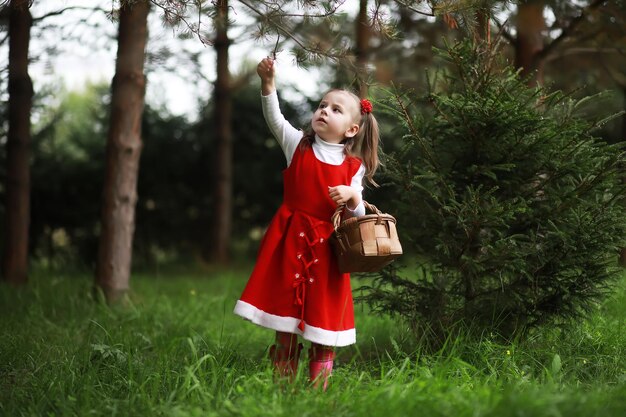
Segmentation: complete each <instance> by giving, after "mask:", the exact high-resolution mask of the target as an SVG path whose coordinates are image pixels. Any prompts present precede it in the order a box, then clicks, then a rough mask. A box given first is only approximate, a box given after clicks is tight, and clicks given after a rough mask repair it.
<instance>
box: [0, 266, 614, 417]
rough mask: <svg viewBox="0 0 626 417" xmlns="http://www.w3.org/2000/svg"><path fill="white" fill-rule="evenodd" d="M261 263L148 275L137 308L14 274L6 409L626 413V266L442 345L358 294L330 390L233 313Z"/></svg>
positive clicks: (137, 280)
mask: <svg viewBox="0 0 626 417" xmlns="http://www.w3.org/2000/svg"><path fill="white" fill-rule="evenodd" d="M247 273H248V271H247V270H245V269H243V270H240V271H229V272H220V271H213V272H210V273H203V274H202V273H187V274H180V275H177V274H174V273H168V274H167V275H166V276H163V275H158V276H154V275H152V276H151V275H148V274H144V275H135V276H133V278H132V286H133V294H132V297H131V299H132V305H131V306H129V307H127V308H109V307H107V306H105V305H101V304H98V303H95V302H93V301H92V300H91V298H90V293H91V277H89V276H87V275H73V276H71V275H63V274H50V273H34V276H32V277H31V282H30V284H29V286H28V287H27V288H23V289H18V290H16V289H12V288H8V287H7V286H5V285H2V286H0V335H1V337H0V415H3V416H148V415H157V416H161V415H162V416H173V417H177V416H181V417H182V416H213V415H216V416H231V415H234V416H301V415H307V416H361V415H367V416H378V415H385V416H396V415H419V416H468V417H469V416H472V417H475V416H499V417H500V416H532V417H538V416H566V417H570V416H585V417H589V416H602V417H606V416H623V415H626V368H625V366H624V361H625V359H626V332H625V330H626V327H625V324H626V323H625V322H626V279H624V280H623V281H622V283H621V284H620V285H619V287H618V289H617V291H616V292H615V295H614V296H613V297H612V298H611V299H609V300H607V301H606V302H605V303H603V304H602V305H601V306H599V307H598V309H597V311H596V312H595V313H594V315H593V316H592V317H590V318H589V319H588V320H586V321H583V322H580V323H576V324H574V325H572V326H571V327H569V328H567V329H563V330H559V329H554V328H552V329H544V330H543V331H541V332H539V333H536V334H533V335H532V337H531V338H529V339H528V340H525V341H522V342H516V343H511V344H502V343H500V342H498V341H497V340H495V339H493V338H491V337H489V336H486V337H485V338H483V339H482V340H480V341H473V342H470V341H466V340H464V339H463V337H459V338H457V339H455V340H450V341H449V342H448V344H447V345H446V346H445V347H444V348H443V349H441V351H439V352H437V353H426V350H425V349H423V348H422V346H420V344H419V343H418V342H415V341H414V340H413V339H412V338H411V337H410V335H409V333H408V332H407V330H406V328H405V327H404V326H403V325H402V324H401V323H399V322H397V321H393V320H391V319H390V318H386V317H378V316H372V315H369V314H368V311H367V308H365V307H363V306H360V305H357V306H356V312H357V341H358V343H357V345H355V346H352V347H348V348H343V349H340V350H339V354H338V359H337V362H336V368H335V372H334V375H333V378H332V385H331V387H330V389H329V391H328V392H326V393H322V392H318V391H315V390H312V389H310V388H309V387H308V385H307V382H306V375H305V374H304V372H302V373H301V374H299V375H298V380H297V381H296V383H295V384H294V385H293V386H290V387H287V388H285V387H280V386H277V385H276V384H274V382H273V381H272V372H271V369H270V367H269V361H268V360H267V359H266V354H267V349H268V347H269V345H270V344H271V343H272V339H273V334H272V332H271V331H268V330H265V329H262V328H260V327H257V326H254V325H252V324H250V323H249V322H245V321H243V320H241V319H240V318H238V317H236V316H234V315H233V314H232V308H233V306H234V302H235V300H236V299H237V297H238V295H239V294H240V291H241V290H242V288H243V286H244V285H245V281H246V278H247ZM355 284H357V285H358V283H355ZM357 285H355V286H357ZM304 359H306V358H305V357H304V358H303V360H302V362H301V370H302V371H304V369H305V368H306V367H305V366H303V365H305V364H306V362H305V361H304Z"/></svg>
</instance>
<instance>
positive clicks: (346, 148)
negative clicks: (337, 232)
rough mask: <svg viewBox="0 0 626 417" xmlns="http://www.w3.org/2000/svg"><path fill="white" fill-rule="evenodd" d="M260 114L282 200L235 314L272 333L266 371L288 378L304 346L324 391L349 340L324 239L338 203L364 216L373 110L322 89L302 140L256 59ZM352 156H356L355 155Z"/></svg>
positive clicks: (346, 285)
mask: <svg viewBox="0 0 626 417" xmlns="http://www.w3.org/2000/svg"><path fill="white" fill-rule="evenodd" d="M257 73H258V74H259V77H260V78H261V86H262V88H261V92H262V103H263V115H264V116H265V120H266V122H267V124H268V126H269V128H270V130H271V131H272V133H273V134H274V136H275V137H276V139H277V140H278V143H279V144H280V146H281V148H282V150H283V152H284V153H285V157H286V159H287V168H286V169H285V170H284V171H283V181H284V201H283V204H282V205H281V206H280V208H279V209H278V212H277V213H276V214H275V216H274V218H273V219H272V221H271V223H270V226H269V227H268V230H267V232H266V233H265V236H264V237H263V239H262V241H261V246H260V249H259V253H258V258H257V263H256V265H255V267H254V270H253V272H252V275H251V276H250V279H249V281H248V284H247V285H246V288H245V289H244V291H243V294H242V295H241V298H240V299H239V301H237V304H236V306H235V314H238V315H240V316H241V317H243V318H245V319H248V320H250V321H252V322H253V323H256V324H258V325H260V326H263V327H267V328H269V329H273V330H276V344H275V345H273V346H272V347H271V348H270V356H271V359H272V363H273V366H274V370H275V372H276V373H277V374H279V375H281V376H286V377H288V378H289V379H291V380H293V377H294V375H295V373H296V371H297V366H298V359H299V357H300V351H301V349H302V345H301V344H298V343H297V337H298V335H301V336H302V337H303V338H304V339H305V340H309V341H311V348H310V349H309V377H310V380H311V381H313V382H314V385H315V386H318V385H319V384H320V383H321V384H322V385H323V389H324V390H325V389H326V387H327V384H328V377H329V376H330V373H331V371H332V368H333V360H334V357H335V353H334V350H333V347H335V346H347V345H350V344H354V343H355V342H356V332H355V329H354V312H353V305H352V292H351V289H350V275H349V274H344V273H341V272H339V269H338V267H337V261H336V259H335V258H334V255H333V252H332V249H331V247H330V245H329V241H328V239H329V238H330V237H331V235H332V233H333V231H334V228H333V225H332V224H331V222H330V219H331V217H332V215H333V213H334V212H335V209H336V208H337V206H338V205H345V207H346V210H344V215H346V214H345V213H347V215H357V216H360V215H363V214H365V208H364V206H363V203H362V197H361V193H362V190H363V187H362V185H361V183H362V180H363V177H364V176H365V177H366V178H367V179H368V180H369V181H371V182H372V183H374V182H373V179H372V177H373V175H374V172H375V171H376V168H377V167H378V123H377V122H376V119H375V118H374V116H373V115H372V113H371V111H372V105H371V103H370V102H369V101H368V100H359V98H358V97H357V96H356V95H354V94H353V93H351V92H348V91H346V90H331V91H329V92H328V93H326V95H325V96H324V97H323V98H322V101H321V102H320V104H319V107H318V108H317V109H316V110H315V112H314V113H313V117H312V118H311V128H312V131H311V132H310V133H306V134H305V133H303V132H302V131H300V130H297V129H295V128H294V127H293V126H292V125H291V124H289V122H287V121H286V120H285V118H284V117H283V115H282V114H281V112H280V108H279V105H278V97H277V95H276V88H275V84H274V74H275V71H274V61H273V60H271V59H269V58H266V59H263V60H262V61H261V62H260V63H259V65H258V67H257ZM355 149H359V155H358V157H357V156H356V155H355V154H354V152H355Z"/></svg>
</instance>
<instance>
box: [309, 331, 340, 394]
mask: <svg viewBox="0 0 626 417" xmlns="http://www.w3.org/2000/svg"><path fill="white" fill-rule="evenodd" d="M334 360H335V351H334V350H333V349H332V348H331V347H328V346H323V345H318V344H317V343H314V344H313V345H312V346H311V349H309V380H310V381H311V382H312V383H313V387H314V388H319V386H320V384H321V385H322V390H324V391H326V388H328V379H329V378H330V374H331V373H332V371H333V361H334Z"/></svg>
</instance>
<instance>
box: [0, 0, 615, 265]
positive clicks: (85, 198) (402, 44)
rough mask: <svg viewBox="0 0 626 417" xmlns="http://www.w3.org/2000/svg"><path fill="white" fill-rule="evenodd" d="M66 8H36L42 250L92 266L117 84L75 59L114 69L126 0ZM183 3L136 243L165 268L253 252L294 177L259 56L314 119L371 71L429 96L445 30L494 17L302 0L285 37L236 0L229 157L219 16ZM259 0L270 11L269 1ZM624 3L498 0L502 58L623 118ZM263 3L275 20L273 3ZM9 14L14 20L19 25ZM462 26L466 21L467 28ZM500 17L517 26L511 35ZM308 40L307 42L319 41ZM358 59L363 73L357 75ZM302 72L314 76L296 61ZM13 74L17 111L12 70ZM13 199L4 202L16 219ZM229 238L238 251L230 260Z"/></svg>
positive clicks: (457, 33) (151, 70)
mask: <svg viewBox="0 0 626 417" xmlns="http://www.w3.org/2000/svg"><path fill="white" fill-rule="evenodd" d="M53 3H54V2H46V3H45V5H46V8H44V7H43V6H42V4H38V2H34V3H33V6H32V9H31V12H32V15H33V25H32V29H31V32H32V33H31V39H32V48H31V53H30V55H29V56H30V58H29V59H30V62H31V64H30V65H31V66H32V67H33V68H35V70H33V74H36V75H33V78H34V80H33V82H34V86H35V87H36V88H35V95H34V97H33V110H32V164H31V167H32V179H31V193H30V195H31V197H32V201H31V216H30V228H29V229H28V253H29V259H31V262H35V263H42V264H45V265H55V266H60V267H67V266H70V265H72V266H79V267H81V268H86V269H88V270H93V268H95V263H96V259H97V246H98V237H99V230H100V229H99V221H100V210H101V201H102V189H103V186H104V183H103V181H104V168H105V158H104V152H105V147H104V146H103V145H104V143H106V135H107V131H108V128H109V112H108V108H109V105H110V100H111V92H110V87H109V85H108V82H107V81H106V80H105V79H103V78H102V75H99V76H97V77H91V76H89V75H88V73H87V76H85V75H81V74H80V72H79V71H77V70H76V69H73V68H71V67H72V66H73V65H74V64H73V63H72V62H74V63H75V64H76V65H77V66H79V67H80V66H82V67H83V68H86V69H87V71H88V69H89V68H100V70H99V71H98V74H103V72H102V70H101V69H102V68H110V69H112V68H113V67H114V57H113V53H112V51H114V49H115V48H114V46H115V35H116V24H115V21H111V20H109V19H107V17H108V18H110V16H109V15H110V12H111V11H112V10H113V9H112V8H115V7H116V5H115V4H109V3H110V2H109V3H107V2H103V3H101V4H100V5H99V6H92V5H90V6H84V5H78V3H77V4H70V3H67V2H59V3H58V4H56V6H58V9H51V8H50V7H51V6H52V7H54V6H55V5H54V4H53ZM169 3H171V4H175V3H176V2H162V3H161V6H163V7H165V8H163V7H159V6H158V5H159V2H155V4H154V5H153V7H152V11H151V13H150V17H149V21H150V24H149V35H148V43H147V49H146V59H145V68H146V78H147V91H148V96H147V99H146V106H145V111H144V115H143V119H142V134H141V136H142V140H143V144H144V147H143V150H142V154H141V162H140V167H141V168H140V169H139V174H138V175H139V179H138V181H137V204H136V229H135V234H134V237H133V257H132V259H133V264H134V265H135V266H136V267H149V268H154V267H155V266H156V265H159V264H162V263H165V262H172V261H180V262H182V263H187V262H198V261H200V262H205V263H210V262H211V261H212V260H216V259H218V258H219V260H220V261H225V260H226V259H228V258H234V259H237V260H242V259H246V260H251V259H253V257H254V254H255V250H256V247H257V245H258V242H259V240H260V237H261V236H262V232H263V228H264V227H265V226H266V225H267V223H268V222H269V219H270V218H271V216H272V214H273V212H274V210H275V208H276V207H277V206H278V204H279V203H280V199H281V192H282V190H281V177H280V170H281V169H282V166H283V165H284V163H283V161H282V155H281V153H280V151H279V149H278V147H277V145H276V143H275V141H274V140H273V139H272V138H271V135H270V133H269V131H268V130H267V128H266V127H265V124H264V122H263V119H262V114H261V111H260V103H259V97H258V95H259V94H258V91H259V86H258V80H257V79H256V77H255V75H254V66H255V64H256V62H257V60H258V59H259V58H260V57H263V56H265V55H268V54H271V53H272V51H274V50H276V49H278V50H279V51H280V52H279V53H278V55H277V57H278V61H279V75H278V79H279V83H280V85H279V90H280V91H279V93H280V94H281V102H282V107H283V111H284V113H285V115H286V117H287V118H288V120H290V121H291V122H292V123H293V124H294V125H295V126H299V127H305V126H306V124H307V122H308V120H307V117H308V114H309V112H310V109H311V108H312V106H314V105H315V103H316V101H317V100H318V99H319V97H318V96H319V94H320V93H321V92H323V91H324V90H325V89H327V88H329V87H331V86H336V85H347V86H352V87H355V88H357V89H358V81H359V77H360V79H361V80H363V81H365V82H367V83H371V84H374V85H375V86H377V87H389V86H390V85H391V83H392V82H393V83H394V84H395V85H397V86H402V87H403V88H414V89H417V90H418V91H425V90H426V89H427V88H428V86H427V79H426V74H427V72H426V70H428V71H430V72H431V74H433V73H435V72H436V71H437V69H438V66H440V65H442V63H441V62H437V61H436V60H434V59H433V52H432V48H433V47H441V46H442V45H443V42H444V41H445V40H446V39H448V40H451V39H459V38H462V37H467V36H473V35H471V33H472V30H475V28H478V26H477V25H480V24H481V22H480V21H479V20H480V17H479V16H478V14H476V15H475V14H473V13H474V10H476V4H478V3H477V2H467V3H464V2H458V3H457V4H456V5H454V4H452V5H447V6H446V4H444V3H438V2H433V3H427V2H412V3H414V5H413V6H410V5H408V4H403V3H404V2H376V3H374V2H371V4H368V2H363V1H362V2H360V3H359V2H356V1H352V2H350V1H348V2H339V4H337V5H334V6H333V5H332V3H331V6H332V7H337V8H336V10H335V9H332V19H328V18H326V19H322V18H304V17H303V16H304V15H305V14H306V13H309V12H310V13H312V14H314V13H315V10H314V9H313V8H312V7H309V8H307V7H306V6H307V5H306V4H305V3H306V2H303V3H301V4H299V5H296V4H295V3H294V4H292V5H291V6H287V8H288V7H292V9H293V10H291V11H292V12H293V13H294V15H296V16H295V17H289V16H287V17H284V16H283V17H281V18H282V19H285V22H286V23H284V24H285V25H288V24H289V25H291V26H285V30H288V31H289V33H290V34H291V36H293V39H292V38H290V35H289V33H288V34H285V33H282V37H281V36H280V35H281V30H280V29H276V27H272V26H271V24H266V25H265V26H263V25H261V23H260V22H263V19H265V18H266V17H264V16H263V15H259V14H257V13H255V11H258V9H256V8H255V7H254V6H252V7H247V5H246V3H245V2H244V3H240V2H232V3H233V4H231V5H229V6H228V7H229V8H232V10H231V11H230V20H229V23H228V25H229V27H228V37H229V43H228V45H229V48H230V50H231V54H234V55H235V57H231V58H230V64H229V65H228V71H229V72H230V74H229V79H230V80H231V81H230V85H229V86H228V88H229V89H230V93H229V95H230V97H231V99H232V101H233V104H232V108H233V110H234V113H233V119H232V121H231V122H230V123H231V124H232V133H229V135H231V137H230V138H228V139H227V140H228V142H229V143H231V144H232V154H230V155H229V154H224V155H220V154H219V152H221V151H222V150H223V149H224V148H223V147H220V145H219V143H220V141H223V140H224V139H223V138H222V137H220V133H219V129H215V128H214V127H215V126H217V125H218V124H217V123H216V121H215V117H219V114H217V115H216V112H215V110H216V108H219V107H220V105H216V100H215V86H216V83H217V76H216V73H215V68H216V63H215V61H216V59H217V57H216V49H215V44H214V42H213V37H214V36H215V34H214V32H208V30H209V29H212V28H213V25H211V19H214V18H215V16H214V15H212V13H214V11H213V10H212V9H211V8H210V7H207V11H206V13H207V15H206V16H203V17H202V19H200V20H201V24H200V25H199V26H198V27H196V28H194V27H193V26H190V25H189V22H185V21H181V20H180V19H178V20H177V19H176V18H175V17H174V18H172V16H169V17H168V16H166V13H165V10H166V7H167V6H168V4H169ZM179 3H181V2H179ZM183 3H184V2H183ZM268 3H271V2H268ZM287 3H288V2H287ZM314 3H315V2H314ZM452 3H455V2H452ZM277 4H278V3H277ZM155 5H156V6H155ZM261 6H264V7H266V5H265V3H263V2H262V3H261V4H260V5H259V7H261ZM308 6H318V7H319V5H316V4H313V5H308ZM331 6H328V7H329V8H328V9H327V10H331V9H330V7H331ZM622 6H623V5H622V4H621V3H620V2H619V1H616V2H611V1H609V2H598V1H596V2H568V1H552V2H539V1H534V2H523V3H521V4H520V5H519V6H516V5H515V4H512V3H508V2H502V3H500V2H495V3H494V4H493V5H492V6H491V7H492V9H491V11H490V12H491V13H492V19H491V20H490V21H488V25H487V26H486V27H487V28H488V29H489V30H490V31H493V35H491V36H493V37H494V38H495V37H496V36H498V37H504V38H506V39H505V40H506V41H507V42H509V43H510V45H509V46H508V47H505V48H504V49H503V52H504V53H505V54H506V55H507V56H508V59H509V60H510V62H511V63H512V64H515V65H517V66H518V67H522V60H523V59H527V58H524V56H525V55H526V56H532V55H533V54H534V55H535V56H536V58H535V59H534V61H532V59H531V60H530V61H528V62H529V63H530V62H532V64H528V65H526V67H529V66H530V68H527V69H525V70H523V74H525V73H532V72H533V71H537V72H536V73H537V74H538V77H539V78H538V80H539V82H541V83H543V84H545V85H547V86H548V88H549V89H550V90H563V91H565V92H568V93H571V94H572V95H573V96H575V97H583V96H586V95H593V94H596V93H599V92H609V94H608V95H607V98H606V99H605V100H604V101H602V102H601V105H600V106H598V107H597V108H595V109H594V111H597V112H598V114H611V113H614V112H617V111H619V110H621V109H623V108H624V103H625V100H626V99H625V95H624V94H625V93H624V92H625V91H626V90H625V89H626V83H625V80H624V76H623V74H624V68H625V62H626V61H625V57H624V39H625V38H624V33H623V31H624V29H623V28H624V25H623V24H622V23H623V18H624V16H623V14H624V11H623V10H624V7H622ZM437 7H439V8H437ZM446 7H447V9H446ZM472 7H474V8H472ZM359 8H361V9H362V10H363V11H364V12H365V19H366V21H367V24H366V25H365V26H364V25H363V24H361V26H363V27H362V28H359V24H358V21H359V20H358V19H359V15H358V12H359ZM6 9H7V8H6V7H5V10H6ZM264 10H265V12H266V14H267V11H268V10H271V9H270V8H269V7H268V8H267V9H264ZM307 11H309V12H307ZM187 12H188V13H190V14H193V12H191V11H190V10H188V11H187ZM448 12H449V13H448ZM329 15H330V14H329ZM435 15H436V16H435ZM4 16H5V17H6V16H7V13H4ZM199 16H200V15H198V17H199ZM362 16H363V15H362ZM168 19H169V23H168ZM361 19H363V17H361ZM367 19H369V20H367ZM455 19H456V20H455ZM477 19H478V20H477ZM200 20H199V21H200ZM457 21H458V22H457ZM3 22H4V24H5V26H4V27H5V28H6V24H7V21H6V19H5V20H3ZM266 23H267V22H266ZM270 23H271V22H270ZM459 24H460V25H462V26H463V27H461V28H458V27H457V26H458V25H459ZM482 24H483V25H484V23H482ZM489 26H490V27H489ZM498 26H503V29H502V31H500V30H499V29H498ZM468 28H469V31H468ZM213 29H214V28H213ZM478 30H479V31H480V30H483V29H478ZM203 31H204V32H203ZM360 32H363V33H360ZM391 32H393V34H392V33H391ZM358 36H361V37H363V36H366V38H367V41H366V43H365V44H364V45H365V47H364V46H358V47H357V39H358ZM7 38H8V36H4V37H3V42H2V45H1V47H2V50H3V51H4V52H5V53H4V54H3V56H4V57H5V58H4V59H5V62H4V64H3V68H4V74H6V69H7V65H8V62H7V61H6V57H7V55H6V51H7V47H8V42H7ZM294 39H301V40H302V42H304V45H305V46H306V48H309V49H308V50H307V49H306V48H302V47H301V46H300V45H297V44H296V43H295V42H294ZM276 42H278V44H276ZM533 42H534V43H533ZM359 48H360V50H359ZM103 51H108V52H103ZM232 51H235V52H234V53H233V52H232ZM77 53H78V55H77ZM333 54H334V55H335V57H333ZM72 57H73V58H72ZM253 57H254V58H253ZM71 59H74V61H72V60H71ZM358 60H361V61H359V62H360V64H359V65H361V66H362V70H361V71H362V72H361V73H358V72H356V71H354V69H355V68H356V67H355V62H356V63H359V62H357V61H358ZM78 61H82V62H83V63H82V64H79V63H78ZM350 61H351V63H350ZM351 65H352V66H351ZM300 66H303V69H301V70H299V71H300V72H294V71H293V70H292V69H294V68H299V67H300ZM522 68H523V67H522ZM281 70H282V71H283V72H282V73H281ZM351 71H352V72H351ZM109 73H110V72H109ZM283 74H284V76H283ZM292 74H295V75H292ZM303 74H310V75H306V76H303ZM76 79H77V80H80V79H84V80H90V79H91V81H86V82H85V84H84V85H80V84H79V83H77V82H76V81H68V80H76ZM303 80H306V82H303ZM0 82H2V84H3V85H2V87H3V88H2V91H3V95H2V97H3V100H2V108H3V109H4V110H3V111H4V112H5V114H6V111H7V100H8V95H7V94H6V92H7V88H6V87H7V84H6V83H7V77H2V81H0ZM68 84H69V85H71V87H72V88H68ZM183 86H185V87H184V88H183ZM191 86H192V87H191ZM181 110H182V111H184V113H183V114H181V113H180V112H181ZM176 113H178V114H176ZM381 118H382V120H381V124H382V126H383V137H382V139H383V144H384V149H385V151H387V152H393V151H394V149H395V148H396V147H397V146H399V142H398V140H396V139H395V138H394V137H393V133H392V126H390V123H386V120H385V116H384V115H381ZM3 121H4V122H3V124H2V126H1V129H2V130H1V131H0V133H1V137H2V138H3V139H2V143H3V144H6V135H7V128H8V126H7V121H8V118H7V117H5V118H3ZM625 126H626V119H624V118H621V119H616V120H613V121H612V122H611V123H610V124H608V125H606V126H605V127H604V128H603V130H602V131H601V132H600V135H601V136H602V137H603V138H605V140H606V141H607V142H616V141H618V140H619V139H620V138H622V137H623V136H624V129H625ZM2 149H3V150H5V149H6V147H3V148H2ZM228 152H231V151H228ZM259 155H263V157H262V158H259V157H258V156H259ZM165 156H167V157H165ZM6 157H7V154H6V152H2V153H1V154H0V158H1V159H2V164H1V166H3V167H6V166H7V164H6ZM224 158H226V159H229V160H232V166H231V167H230V171H231V172H232V174H231V175H230V178H229V180H228V181H230V184H227V185H226V187H227V188H229V189H232V201H231V202H230V207H228V208H227V209H226V211H228V212H230V213H232V214H231V215H232V220H228V221H227V222H223V221H221V220H218V221H214V219H215V217H216V216H217V217H219V216H220V215H219V213H221V212H222V211H223V209H220V208H217V209H216V207H217V206H218V205H219V203H218V202H217V201H216V194H215V193H216V190H217V189H218V188H219V187H218V185H217V184H216V181H218V180H219V177H220V175H215V166H216V165H217V164H218V163H217V162H216V161H219V160H223V159H224ZM6 175H7V173H6V171H5V170H2V172H0V184H6V180H7V177H6ZM5 190H6V188H5V187H2V188H0V193H2V201H6V195H4V192H5ZM365 198H366V199H370V200H372V201H373V202H378V201H381V202H383V201H384V193H383V194H380V191H379V190H376V189H367V190H366V191H365ZM385 205H386V204H385V203H383V207H385ZM5 207H6V206H5V204H2V205H0V214H2V218H5V216H4V210H5ZM386 208H387V209H388V210H392V207H386ZM220 210H222V211H220ZM220 223H221V224H224V223H227V224H229V225H230V224H232V229H231V231H230V232H229V233H222V234H220V236H222V237H221V238H220V239H222V240H225V241H224V242H221V243H220V242H216V240H215V236H216V234H215V232H214V231H212V229H213V228H214V226H215V225H216V224H220ZM216 246H219V247H220V248H227V249H226V250H225V249H219V250H220V251H221V252H220V254H216V252H215V251H216V250H217V249H215V247H216Z"/></svg>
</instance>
